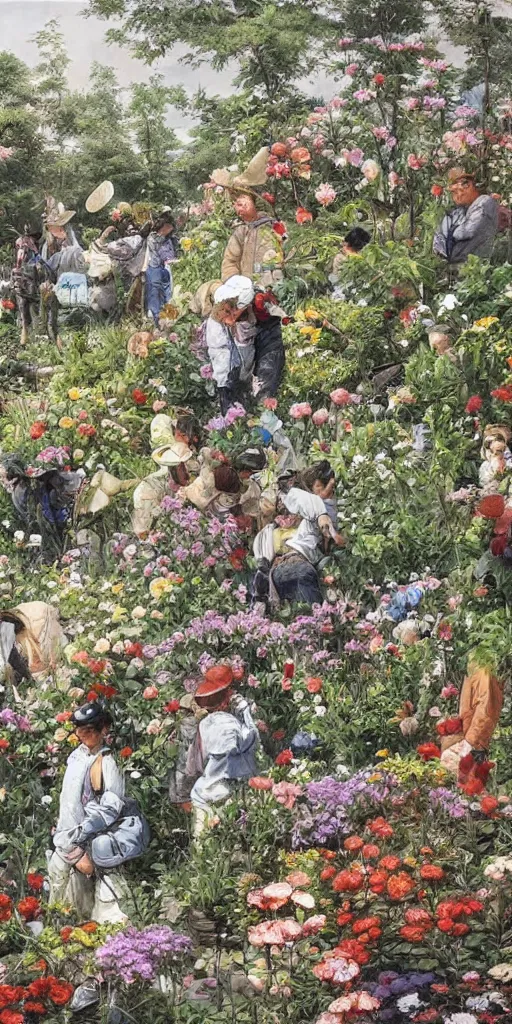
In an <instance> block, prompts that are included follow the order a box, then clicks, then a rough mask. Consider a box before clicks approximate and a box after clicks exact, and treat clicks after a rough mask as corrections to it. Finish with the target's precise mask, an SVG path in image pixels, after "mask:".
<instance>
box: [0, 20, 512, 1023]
mask: <svg viewBox="0 0 512 1024" xmlns="http://www.w3.org/2000/svg"><path fill="white" fill-rule="evenodd" d="M335 62H336V66H335V67H334V68H333V75H336V78H337V87H338V90H339V91H338V95H337V96H335V97H334V98H333V99H331V100H330V102H329V103H328V104H326V105H325V106H322V107H319V108H318V109H317V110H315V111H314V112H313V113H311V114H310V116H309V118H308V119H307V123H306V122H304V121H301V122H300V123H297V124H291V125H290V126H289V134H288V135H286V136H285V137H283V138H282V139H281V138H280V139H278V140H276V141H275V142H274V144H273V146H272V148H271V153H270V158H269V164H268V167H267V185H266V188H267V190H268V193H269V195H270V198H271V201H272V203H273V206H274V209H275V214H276V217H277V218H279V219H280V220H282V221H283V224H284V226H285V228H286V232H287V241H286V244H285V263H284V268H283V269H284V278H283V281H282V283H281V285H280V287H279V300H280V302H281V304H282V305H283V307H284V308H285V309H286V311H287V313H288V316H289V318H290V322H289V323H288V324H287V326H286V327H285V328H284V336H285V346H286V360H287V363H286V372H285V378H284V381H283V384H282V386H281V389H280V391H279V394H278V398H277V401H276V402H273V401H272V400H271V402H270V405H271V407H272V406H275V407H276V408H275V411H276V413H277V415H278V416H279V418H280V419H281V420H282V421H283V424H284V428H285V430H286V433H287V435H288V437H289V438H290V440H291V441H292V444H293V446H294V449H295V451H296V453H297V455H298V456H299V458H300V460H301V463H302V465H308V464H310V463H311V462H314V461H316V460H318V459H319V458H324V457H326V458H328V459H329V461H330V463H331V465H332V467H333V469H334V471H335V474H336V496H337V504H338V530H339V531H340V533H341V534H342V535H343V537H344V538H345V540H346V544H345V546H344V547H342V548H339V549H338V550H337V551H336V552H335V553H334V554H332V555H331V556H330V558H329V561H328V563H327V565H326V566H325V567H324V568H323V569H322V572H321V582H322V587H323V592H324V596H325V599H324V602H323V604H322V605H314V606H313V608H312V609H308V610H307V611H305V612H304V611H303V612H302V613H301V614H298V613H297V610H296V609H293V608H290V607H289V606H287V605H284V606H282V607H281V609H280V610H279V611H277V612H275V613H274V614H272V616H270V615H268V616H267V615H265V614H263V613H262V612H261V611H258V610H257V609H255V608H254V607H253V605H252V603H251V590H250V583H251V578H252V576H253V574H254V570H255V560H254V556H253V552H252V538H251V534H250V532H248V529H247V528H246V526H245V525H244V522H243V521H242V520H240V519H238V520H236V521H235V520H234V519H233V518H231V517H228V518H226V519H224V520H223V521H220V520H219V519H217V518H215V517H212V516H207V515H206V514H204V513H202V512H200V511H199V510H198V509H196V508H195V507H193V506H192V505H190V504H186V503H184V502H183V501H182V500H180V498H179V497H176V496H174V495H169V496H166V497H165V498H164V499H163V501H162V503H161V506H160V508H159V510H158V515H157V517H156V519H155V520H154V522H153V524H152V526H151V529H150V532H149V533H148V535H147V538H146V539H144V540H140V539H138V538H137V536H136V535H135V534H134V533H133V530H132V526H131V514H132V510H133V503H132V492H133V487H134V486H135V483H136V482H138V481H140V480H141V479H143V478H144V477H145V476H147V474H149V473H151V472H152V471H154V468H155V467H154V463H153V462H152V459H151V452H152V444H151V436H150V425H151V421H152V419H153V417H154V416H155V414H157V413H159V412H169V413H171V412H172V411H173V410H176V409H187V410H190V411H192V412H193V413H194V414H195V415H196V416H197V417H198V419H199V420H200V423H201V426H202V430H203V433H204V437H203V443H204V444H205V445H208V446H209V447H211V448H213V449H215V450H217V451H220V452H221V453H223V454H224V455H225V456H227V457H229V455H230V454H233V453H234V452H236V451H240V450H241V449H242V448H243V447H244V446H245V447H247V446H248V445H250V444H251V443H254V442H255V439H257V438H258V436H259V433H258V431H259V429H260V426H261V418H262V415H264V410H262V408H261V407H257V406H256V404H254V405H250V404H249V403H248V407H247V408H244V407H242V406H240V405H236V406H234V407H232V408H231V409H230V410H229V411H228V413H227V414H226V415H225V416H220V414H219V409H218V403H217V398H216V393H215V386H214V382H213V380H212V370H211V366H210V365H209V363H208V357H207V352H206V350H205V348H204V346H202V345H201V341H200V339H198V334H197V328H198V327H199V324H200V320H199V318H198V317H197V316H195V315H194V314H192V313H191V312H190V308H189V301H190V298H191V295H192V294H193V293H194V292H195V290H196V289H197V288H198V287H199V285H200V284H201V283H202V282H204V281H207V280H210V279H214V278H216V277H219V276H220V275H219V270H220V260H221V256H222V252H223V249H224V245H225V243H226V240H227V237H228V235H229V231H230V226H231V223H232V219H233V213H232V209H231V207H230V204H229V202H228V200H227V199H226V197H225V196H223V195H221V194H218V193H217V192H216V191H215V189H214V188H207V189H206V190H205V192H204V195H203V196H201V197H200V200H201V201H200V202H199V201H198V203H197V205H196V206H195V207H194V208H193V209H192V210H189V211H188V219H187V221H186V224H185V227H184V229H183V231H182V235H181V252H180V259H179V262H178V264H177V265H176V268H175V271H174V277H175V289H174V295H173V298H172V306H173V308H172V310H171V311H170V313H169V317H168V320H167V321H166V324H165V328H163V329H162V330H161V331H158V332H155V334H154V335H153V336H152V337H151V336H149V335H143V336H142V335H141V336H140V338H141V339H142V340H139V343H137V344H134V343H133V341H131V339H133V337H134V332H136V331H137V330H139V329H140V324H138V323H135V322H134V321H131V320H129V319H123V320H121V321H120V322H119V323H115V324H112V325H105V324H104V325H101V324H98V323H95V322H93V321H92V320H88V319H85V318H82V319H80V317H78V316H77V315H76V314H73V313H72V314H69V315H68V316H67V317H66V316H64V318H63V324H62V332H61V333H62V338H63V348H62V351H61V352H59V351H57V350H56V348H55V346H54V345H52V344H51V343H50V342H48V340H47V339H46V338H38V339H37V340H32V342H31V343H30V345H29V346H28V347H27V348H26V349H25V350H23V352H22V354H20V350H19V347H18V334H19V331H18V327H17V325H16V323H15V317H14V313H13V311H12V309H10V308H9V304H8V303H5V304H4V305H3V307H2V309H1V310H0V312H1V318H0V339H1V342H2V355H1V358H0V381H1V389H2V390H1V407H0V448H1V450H2V455H7V454H10V455H14V454H15V455H16V457H17V458H19V459H21V460H23V464H24V465H25V466H28V467H33V468H34V469H35V470H37V469H40V468H41V467H51V468H62V467H70V468H71V469H73V470H83V471H84V484H83V488H82V490H81V492H80V495H79V497H78V498H77V500H76V502H75V507H74V513H73V516H72V517H71V518H70V520H69V522H68V525H67V531H66V542H65V545H64V551H63V553H62V552H60V551H59V552H57V551H52V550H49V546H48V545H47V544H46V543H45V542H44V537H43V536H42V531H41V532H40V533H30V532H27V531H26V529H25V528H24V525H23V523H22V521H21V520H20V517H19V515H18V512H17V510H16V507H15V504H14V503H13V500H12V495H11V493H10V489H9V486H8V483H6V482H5V479H4V486H3V487H2V488H1V490H0V551H1V554H0V593H1V597H2V608H5V609H7V608H14V607H15V606H18V605H20V604H22V603H23V602H30V601H35V600H38V601H45V602H48V603H49V604H51V605H52V606H54V608H55V609H56V611H57V613H58V617H59V620H60V623H61V626H62V628H63V630H64V633H65V636H66V643H65V646H64V649H63V653H62V657H61V658H60V659H59V661H58V664H57V667H56V668H55V670H54V671H53V672H52V673H51V675H49V676H48V677H47V678H46V679H44V680H43V679H40V678H39V679H38V681H37V683H35V682H32V683H30V684H28V683H27V682H26V681H24V682H22V684H21V685H20V686H14V685H13V684H12V682H10V681H9V677H8V676H6V678H5V680H4V682H3V683H2V684H1V686H0V1024H25V1022H26V1024H36V1022H39V1021H40V1020H43V1021H48V1022H49V1024H65V1022H68V1021H70V1020H72V1019H75V1012H76V1008H74V1004H73V999H74V996H75V993H76V991H77V989H79V988H80V987H82V990H83V988H84V987H87V985H90V986H92V991H93V993H95V994H93V997H92V999H91V1000H90V1001H89V1003H88V1004H87V1007H86V1009H85V1010H83V1011H82V1012H81V1013H80V1015H79V1016H77V1017H76V1019H77V1020H83V1021H87V1022H90V1024H93V1022H95V1024H99V1022H102V1024H103V1022H107V1021H108V1024H131V1022H134V1021H142V1020H146V1019H151V1020H152V1021H153V1022H154V1024H167V1022H169V1021H177V1022H180V1024H197V1022H199V1021H204V1022H207V1024H256V1022H257V1024H277V1022H286V1024H345V1022H347V1021H353V1020H355V1021H361V1022H362V1024H369V1022H382V1024H384V1022H389V1024H408V1022H409V1021H412V1022H414V1024H428V1022H430V1024H500V1022H503V1024H507V1022H508V1021H510V1020H511V1019H512V911H511V907H512V845H511V844H512V771H511V768H510V742H511V736H512V708H511V699H510V671H511V667H512V657H511V650H512V625H511V623H512V619H511V604H510V602H511V599H512V588H511V577H510V575H509V574H510V572H511V571H512V570H511V566H512V543H511V542H510V538H509V532H510V527H511V522H512V513H511V512H510V500H509V488H510V480H511V473H512V456H511V452H510V450H509V448H508V445H507V444H506V442H505V443H503V444H502V445H501V448H500V456H501V457H499V458H498V456H496V459H495V461H494V462H492V461H490V460H489V459H488V458H487V456H486V449H485V446H484V439H485V437H488V436H489V428H494V429H495V430H496V429H497V430H498V434H497V435H496V436H499V437H500V438H503V437H505V438H507V437H510V430H511V429H512V424H511V417H510V408H511V404H510V403H511V402H512V341H511V339H512V333H511V331H512V262H509V261H508V257H509V256H510V237H509V235H508V234H507V233H505V234H500V235H498V238H497V241H496V245H495V250H494V254H493V258H492V260H491V262H490V263H489V262H485V261H480V260H479V259H477V258H476V257H470V258H469V260H468V262H467V264H466V265H465V266H464V267H463V268H462V269H461V270H460V271H459V272H458V273H457V274H455V275H453V276H451V275H450V274H449V272H448V270H447V268H446V265H443V264H442V263H441V262H440V261H439V260H437V259H436V257H435V256H434V255H433V254H432V236H433V231H434V228H435V227H436V226H437V224H438V223H439V220H440V219H441V217H442V214H443V210H444V208H445V206H446V205H447V204H448V202H449V197H447V194H446V191H445V187H446V170H447V168H448V167H449V166H451V165H453V164H454V163H455V162H457V161H461V160H463V161H465V165H466V166H469V167H470V168H474V169H475V171H476V172H478V173H480V172H481V169H482V167H483V166H484V165H485V168H486V172H487V174H488V179H489V181H492V183H493V184H492V188H493V189H495V191H496V192H497V193H499V194H500V197H501V198H500V202H502V203H503V204H505V205H507V204H508V203H509V202H510V200H511V194H510V193H511V189H512V179H511V174H512V171H511V162H510V151H511V149H512V136H511V135H509V134H507V133H506V131H505V129H504V128H503V119H500V118H499V117H498V114H496V116H495V115H494V113H491V115H490V116H489V117H488V119H487V124H486V125H485V127H484V128H483V127H482V125H481V118H480V116H479V112H478V111H476V110H474V109H472V108H471V107H469V106H467V105H465V104H462V103H461V102H460V100H459V96H460V88H459V85H458V80H457V74H456V72H455V71H454V70H453V69H452V68H450V67H449V66H448V64H447V63H446V62H445V61H444V60H441V59H440V58H439V55H437V54H436V53H435V52H434V51H433V50H431V48H430V45H429V44H423V43H421V42H419V41H417V40H414V41H412V42H401V43H396V44H393V43H391V44H384V43H383V42H382V40H379V39H365V40H361V41H355V40H352V39H344V40H342V41H341V43H340V47H339V49H338V53H337V54H336V55H335ZM357 223H359V224H362V225H363V226H364V227H366V229H367V230H368V231H369V232H370V233H371V235H372V241H371V243H370V244H369V245H368V246H366V248H365V249H364V250H363V251H362V253H361V254H360V257H359V258H358V259H357V261H348V262H347V263H345V264H343V265H342V266H341V269H340V271H339V274H338V277H337V280H336V281H331V280H330V278H329V275H331V274H332V261H333V257H334V255H335V254H336V252H337V251H338V249H339V246H340V238H341V237H342V235H343V234H344V233H345V232H346V231H347V230H348V228H349V227H351V226H353V225H354V224H357ZM439 324H442V325H444V327H445V330H446V333H447V336H448V337H449V339H450V343H449V345H448V346H446V347H445V350H444V351H441V350H436V348H434V347H433V346H432V344H431V338H430V340H429V334H430V335H431V334H432V328H433V327H434V326H435V325H439ZM129 342H130V344H129ZM27 365H29V366H31V365H36V366H39V367H52V368H53V371H52V372H50V373H48V374H47V375H39V376H37V375H35V374H33V375H32V376H30V375H27V373H26V367H27ZM265 411H268V409H267V410H265ZM500 430H501V433H500ZM486 432H487V433H486ZM482 464H484V465H485V466H486V468H487V469H488V474H487V476H482V473H481V467H482ZM102 474H103V475H102ZM107 478H108V479H107ZM98 480H99V481H103V484H102V486H103V485H105V493H107V494H108V501H106V502H105V503H103V507H101V508H100V509H99V510H98V511H95V512H93V511H90V501H91V498H92V497H93V496H94V495H95V494H96V493H97V490H98V487H99V483H98ZM112 480H114V481H115V483H114V484H112V482H111V481H112ZM109 481H110V483H109ZM119 482H122V484H123V486H118V483H119ZM489 502H490V504H489ZM218 662H221V663H225V664H229V665H230V666H231V667H232V669H233V672H234V676H235V679H236V681H237V687H238V689H239V691H240V692H241V693H242V694H243V695H244V697H246V699H247V700H248V701H250V703H251V704H254V705H255V712H254V717H255V718H256V719H257V724H258V730H259V735H260V741H261V742H260V748H259V752H258V772H259V773H258V774H257V775H256V776H254V777H252V778H250V779H249V780H248V782H247V783H244V784H243V785H240V786H238V787H237V788H236V790H235V791H234V792H233V794H232V796H231V798H230V799H229V801H228V802H227V803H225V804H224V805H221V806H220V809H219V812H218V816H217V817H216V819H215V820H214V822H213V823H212V825H211V827H210V828H208V829H207V830H206V831H205V832H204V833H203V834H202V835H201V837H200V838H199V840H193V838H192V837H191V825H190V814H189V813H188V812H187V810H186V809H184V808H181V807H179V806H178V805H176V804H173V803H171V802H170V800H169V794H168V783H169V772H170V770H171V769H172V767H173V765H174V764H175V762H176V758H177V753H178V741H177V737H178V733H179V727H180V722H181V719H182V708H181V706H180V701H181V699H182V698H183V696H184V694H185V693H193V692H194V690H195V688H196V687H197V683H198V680H200V679H201V678H202V676H203V675H204V673H205V671H206V670H207V669H208V668H209V667H210V666H211V665H213V664H215V663H218ZM470 662H471V663H472V664H475V665H477V666H480V667H483V668H486V669H489V670H491V671H492V673H493V674H495V675H496V676H497V677H498V679H500V680H501V681H502V682H503V683H504V706H503V711H502V713H501V717H500V720H499V724H498V726H497V729H496V731H495V733H494V736H493V739H492V744H491V750H490V761H491V762H492V770H491V772H490V775H489V778H488V781H487V783H486V784H485V785H484V784H483V783H479V781H478V779H475V777H472V779H471V780H470V781H468V784H467V785H464V784H463V782H464V780H462V784H458V782H457V780H456V779H455V778H454V776H453V775H450V774H449V773H448V772H447V771H446V770H445V769H444V768H443V767H442V765H441V762H440V753H441V749H440V746H441V740H442V737H443V736H446V735H449V734H450V730H451V731H452V732H453V731H456V729H457V722H458V701H459V696H460V690H461V685H462V681H463V679H464V677H465V675H466V674H467V670H468V664H469V663H470ZM97 697H101V698H102V699H103V700H105V702H106V703H107V704H108V706H109V707H110V708H111V710H112V713H113V717H114V721H115V727H114V730H113V737H114V741H113V742H114V749H115V752H116V757H117V759H118V761H119V763H120V764H122V766H123V769H124V771H125V774H126V778H127V783H128V790H129V794H130V795H131V796H133V797H134V798H136V799H137V800H138V802H139V804H140V806H141V808H142V810H143V812H144V814H145V816H146V818H147V820H148V823H149V826H150V829H151V840H150V844H149V847H148V849H147V850H146V852H145V854H144V855H143V856H142V857H140V858H137V859H136V860H134V861H133V862H131V863H130V864H128V865H127V867H126V869H125V871H126V876H127V880H128V887H127V894H126V899H125V900H124V901H123V909H124V910H125V913H126V914H127V916H128V918H129V925H103V924H97V923H96V922H94V921H88V920H83V919H81V918H80V916H79V914H78V912H77V911H76V910H73V909H71V908H70V907H69V906H67V905H66V904H64V903H57V904H52V905H51V904H50V903H49V899H48V883H47V851H49V850H50V849H51V836H52V830H53V829H54V827H55V822H56V819H57V814H58V800H59V793H60V787H61V783H62V778H63V774H64V769H65V764H66V760H67V758H68V756H69V754H70V752H71V750H72V749H73V746H74V745H75V744H76V743H77V742H78V741H77V740H76V737H75V734H74V729H73V726H72V724H71V722H70V717H71V712H72V710H73V709H74V708H75V707H77V706H78V705H81V704H83V703H84V702H85V701H87V700H94V699H96V698H97ZM459 783H460V779H459Z"/></svg>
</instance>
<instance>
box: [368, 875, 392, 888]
mask: <svg viewBox="0 0 512 1024" xmlns="http://www.w3.org/2000/svg"><path fill="white" fill-rule="evenodd" d="M388 877H389V876H388V873H387V871H372V873H371V875H370V877H369V879H368V884H369V886H370V889H371V890H372V892H375V893H381V892H384V890H385V888H386V885H387V881H388Z"/></svg>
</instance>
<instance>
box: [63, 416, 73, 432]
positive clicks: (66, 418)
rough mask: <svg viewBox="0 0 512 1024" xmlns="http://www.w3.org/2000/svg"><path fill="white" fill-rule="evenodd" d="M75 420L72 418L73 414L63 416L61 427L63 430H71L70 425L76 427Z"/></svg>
mask: <svg viewBox="0 0 512 1024" xmlns="http://www.w3.org/2000/svg"><path fill="white" fill-rule="evenodd" d="M74 425H75V421H74V420H72V419H71V416H61V418H60V420H59V427H62V429H63V430H69V429H70V427H74Z"/></svg>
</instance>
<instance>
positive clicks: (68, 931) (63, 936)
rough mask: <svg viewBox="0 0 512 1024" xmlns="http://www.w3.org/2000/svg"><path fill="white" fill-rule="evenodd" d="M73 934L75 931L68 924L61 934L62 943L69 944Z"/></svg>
mask: <svg viewBox="0 0 512 1024" xmlns="http://www.w3.org/2000/svg"><path fill="white" fill-rule="evenodd" d="M72 932H73V929H72V928H71V926H70V925H69V924H67V925H66V927H65V928H61V930H60V933H59V934H60V938H61V941H62V942H69V940H70V938H71V934H72Z"/></svg>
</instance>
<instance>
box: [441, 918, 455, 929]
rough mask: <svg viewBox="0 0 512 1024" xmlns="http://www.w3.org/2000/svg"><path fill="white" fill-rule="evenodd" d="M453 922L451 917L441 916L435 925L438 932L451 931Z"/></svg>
mask: <svg viewBox="0 0 512 1024" xmlns="http://www.w3.org/2000/svg"><path fill="white" fill-rule="evenodd" d="M454 924H455V921H453V920H452V918H451V917H441V918H440V920H439V921H438V922H437V927H438V928H439V931H440V932H451V930H452V928H453V926H454Z"/></svg>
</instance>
